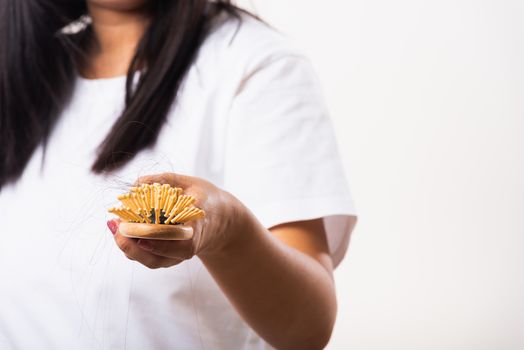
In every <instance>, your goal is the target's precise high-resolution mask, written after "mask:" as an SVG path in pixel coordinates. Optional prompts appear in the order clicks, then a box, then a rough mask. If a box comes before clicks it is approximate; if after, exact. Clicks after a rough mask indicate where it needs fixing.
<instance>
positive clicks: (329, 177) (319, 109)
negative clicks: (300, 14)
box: [224, 54, 356, 266]
mask: <svg viewBox="0 0 524 350" xmlns="http://www.w3.org/2000/svg"><path fill="white" fill-rule="evenodd" d="M230 112H231V113H230V120H229V124H228V131H227V147H226V158H225V178H224V187H225V189H226V190H228V191H229V192H231V193H232V194H233V195H235V196H236V197H237V198H238V199H240V200H241V201H242V202H243V203H244V204H245V205H246V206H247V207H248V208H249V209H250V210H251V211H252V212H253V213H254V214H255V216H257V218H258V219H259V220H260V222H261V223H262V224H263V225H265V226H266V227H267V228H270V227H272V226H275V225H278V224H282V223H287V222H294V221H301V220H308V219H315V218H323V221H324V226H325V230H326V234H327V239H328V245H329V249H330V254H331V257H332V259H333V264H334V266H337V265H338V264H339V263H340V261H341V260H342V258H343V257H344V255H345V252H346V250H347V247H348V243H349V237H350V234H351V231H352V230H353V226H354V224H355V221H356V211H355V207H354V205H353V200H352V197H351V193H350V190H349V187H348V184H347V181H346V176H345V174H344V170H343V167H342V164H341V159H340V155H339V152H338V149H337V142H336V140H335V134H334V131H333V127H332V123H331V121H330V119H329V116H328V113H327V109H326V106H325V103H324V99H323V97H322V93H321V91H320V88H319V83H318V81H317V78H316V75H315V73H314V72H313V69H312V67H311V65H310V63H309V62H308V60H307V59H305V58H304V57H303V56H301V55H291V54H286V55H281V56H277V57H272V58H270V59H266V60H265V61H264V62H261V63H260V64H258V65H256V66H254V67H253V68H252V69H250V70H247V71H246V72H245V75H244V78H243V79H242V81H241V83H240V84H239V87H238V90H237V92H236V94H235V97H234V99H233V102H232V105H231V110H230Z"/></svg>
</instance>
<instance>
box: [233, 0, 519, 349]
mask: <svg viewBox="0 0 524 350" xmlns="http://www.w3.org/2000/svg"><path fill="white" fill-rule="evenodd" d="M239 3H240V4H242V5H246V6H249V7H250V8H253V7H254V8H255V9H256V11H257V13H259V14H260V15H261V16H262V17H263V18H264V19H266V20H267V21H268V22H270V23H271V24H272V25H274V26H275V27H276V28H278V29H280V30H281V31H283V32H285V33H287V35H289V36H290V38H292V40H294V41H295V42H296V43H297V45H298V46H299V47H300V48H302V49H303V50H304V51H305V52H306V53H307V54H308V56H309V58H310V59H311V61H312V62H313V64H314V66H315V68H316V70H317V73H318V75H319V77H320V80H321V81H322V84H323V88H324V91H325V95H326V98H327V101H328V104H329V107H330V111H331V116H332V120H333V123H334V125H335V128H336V131H337V136H338V142H339V145H340V150H341V153H342V155H343V158H344V159H343V160H344V165H345V167H346V171H347V176H348V181H349V183H350V186H351V189H352V192H353V195H354V199H355V202H356V206H357V210H358V213H359V222H358V224H357V227H356V229H355V231H354V233H353V236H352V239H351V244H350V249H349V253H348V255H347V256H346V259H345V260H344V262H343V263H342V264H341V266H340V267H339V268H338V269H337V270H336V271H335V275H336V282H337V293H338V299H339V315H338V319H337V324H336V327H335V331H334V334H333V337H332V340H331V342H330V345H329V346H328V349H337V350H338V349H351V350H372V349H373V350H375V349H381V350H382V349H399V350H400V349H402V350H410V349H417V350H419V349H424V350H431V349H439V350H441V349H446V350H447V349H452V350H455V349H457V350H470V349H471V350H484V349H486V350H506V349H507V350H521V349H524V271H523V270H524V269H523V268H524V256H523V253H524V2H522V1H521V0H515V1H509V0H491V1H488V0H476V1H473V0H472V1H467V0H440V1H427V0H411V1H408V0H398V1H390V0H359V1H357V0H355V1H342V0H323V1H308V0H302V1H299V0H252V1H240V2H239Z"/></svg>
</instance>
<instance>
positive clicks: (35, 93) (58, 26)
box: [0, 0, 241, 189]
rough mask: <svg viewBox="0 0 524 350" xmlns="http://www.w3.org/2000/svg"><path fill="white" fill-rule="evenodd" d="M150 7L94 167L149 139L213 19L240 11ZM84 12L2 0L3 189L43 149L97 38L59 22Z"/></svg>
mask: <svg viewBox="0 0 524 350" xmlns="http://www.w3.org/2000/svg"><path fill="white" fill-rule="evenodd" d="M149 11H151V18H152V20H151V24H150V25H149V27H148V28H147V30H146V32H145V33H144V35H143V37H142V38H141V40H140V42H139V44H138V46H137V49H136V52H135V55H134V57H133V59H132V62H131V64H130V67H129V69H128V72H127V81H126V98H125V108H124V111H123V112H122V115H120V117H119V118H118V119H117V121H116V122H115V123H114V125H113V126H112V128H111V131H110V132H109V134H108V135H107V136H106V138H105V139H104V141H103V142H102V143H101V144H100V145H99V148H98V154H97V158H96V160H95V162H94V164H93V165H92V169H91V170H92V171H93V172H95V173H102V172H108V171H111V170H115V169H118V168H120V167H121V166H123V165H125V164H126V163H127V162H128V161H130V160H131V159H132V158H133V157H134V156H135V155H136V154H137V153H138V152H140V151H141V150H143V149H146V148H148V147H151V146H153V145H154V143H155V141H156V139H157V136H158V134H159V131H160V129H161V127H162V125H163V123H164V122H165V120H166V117H167V113H168V111H169V109H170V107H171V105H172V104H173V101H174V100H175V98H176V96H177V92H178V90H179V88H180V85H181V82H182V80H183V79H184V77H185V75H186V73H187V71H188V70H189V67H190V66H191V63H192V62H193V60H194V59H195V57H196V55H197V53H198V49H199V47H200V46H201V44H202V42H203V41H204V40H205V38H206V36H207V34H208V33H209V32H210V30H211V28H212V24H213V22H214V19H215V18H217V17H218V16H219V14H222V13H226V14H228V15H231V16H234V17H236V18H238V19H239V20H240V15H239V13H240V11H241V10H240V9H238V8H237V7H236V6H234V5H233V4H232V3H231V1H230V0H215V1H212V2H211V1H209V0H191V1H188V0H155V1H152V2H151V4H150V9H149ZM86 14H87V4H86V1H85V0H53V1H50V0H2V1H0V189H1V188H2V187H3V186H5V185H6V184H8V183H10V182H15V181H16V180H17V179H18V178H19V177H20V176H21V174H22V173H23V171H24V169H25V167H26V165H27V163H28V162H29V159H30V158H31V156H32V154H33V152H34V151H35V149H36V148H37V147H38V146H39V145H42V146H43V148H44V151H45V147H46V145H47V142H48V139H49V136H50V133H51V131H52V129H53V127H54V125H55V124H56V122H57V120H58V118H59V116H60V114H61V112H62V110H63V109H64V107H65V106H66V105H67V103H68V102H69V100H70V98H71V92H72V91H73V89H74V83H75V80H76V76H77V73H76V69H77V67H78V66H79V65H81V64H82V60H83V59H85V57H86V54H85V53H86V48H87V46H88V45H89V43H90V42H91V41H92V40H93V39H94V34H93V31H92V28H91V26H89V25H87V26H86V28H84V29H83V30H80V31H79V32H77V33H75V34H71V33H67V32H66V31H64V30H63V28H64V27H66V26H67V25H69V24H70V23H72V22H74V21H75V20H78V19H79V18H81V17H82V16H85V15H86ZM143 67H147V69H145V70H141V71H140V74H139V78H138V81H137V82H136V84H133V80H134V79H133V77H135V76H136V73H137V72H138V71H139V70H140V68H143ZM145 125H147V127H144V126H145Z"/></svg>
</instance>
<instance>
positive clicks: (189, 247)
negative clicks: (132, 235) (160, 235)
mask: <svg viewBox="0 0 524 350" xmlns="http://www.w3.org/2000/svg"><path fill="white" fill-rule="evenodd" d="M137 246H138V247H139V248H141V249H143V250H145V251H147V252H149V253H151V254H154V255H156V256H161V257H165V258H170V259H183V260H186V259H191V258H192V257H193V255H194V249H193V240H184V241H166V240H150V239H140V240H138V242H137Z"/></svg>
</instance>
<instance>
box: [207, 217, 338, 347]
mask: <svg viewBox="0 0 524 350" xmlns="http://www.w3.org/2000/svg"><path fill="white" fill-rule="evenodd" d="M244 220H245V221H243V223H242V225H239V226H238V228H237V229H238V230H239V232H238V236H237V237H239V239H238V240H237V241H236V242H234V244H231V245H230V246H229V247H227V248H225V249H224V250H222V251H221V252H217V253H216V254H213V255H210V256H202V257H201V259H202V261H203V262H204V265H205V266H206V267H207V269H208V270H209V271H210V273H211V274H212V276H213V277H214V278H215V280H216V281H217V283H218V284H219V286H220V287H221V289H222V290H223V291H224V293H225V294H226V296H227V297H228V298H229V300H230V301H231V303H232V304H233V305H234V306H235V308H236V310H237V311H238V312H239V313H240V315H242V317H243V318H244V319H245V320H246V322H248V323H249V324H250V326H251V327H252V328H253V329H255V330H256V331H257V332H258V333H259V334H260V335H261V336H262V337H263V338H264V339H265V340H266V341H268V342H269V343H270V344H272V345H273V346H275V347H277V348H279V349H321V348H323V347H324V346H325V345H326V344H327V342H328V341H329V338H330V336H331V331H332V329H333V325H334V321H335V315H336V298H335V288H334V282H333V279H332V267H331V258H330V257H329V255H328V253H327V249H328V248H327V243H326V239H325V235H324V232H323V231H324V228H323V223H322V220H320V219H319V220H312V221H305V222H297V223H293V224H286V225H281V226H279V227H276V228H274V229H272V230H271V231H272V232H273V234H274V236H272V235H271V234H269V233H268V231H267V229H266V228H264V227H263V226H262V225H261V224H260V223H259V222H258V220H257V219H256V218H255V217H254V216H253V215H249V214H248V215H246V217H245V219H244ZM279 238H280V239H279Z"/></svg>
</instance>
